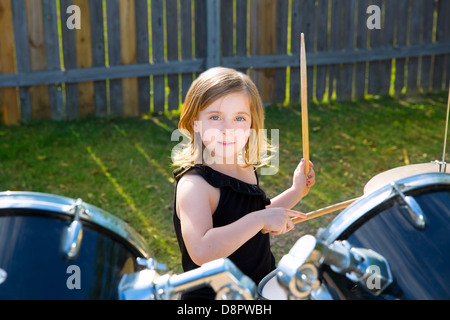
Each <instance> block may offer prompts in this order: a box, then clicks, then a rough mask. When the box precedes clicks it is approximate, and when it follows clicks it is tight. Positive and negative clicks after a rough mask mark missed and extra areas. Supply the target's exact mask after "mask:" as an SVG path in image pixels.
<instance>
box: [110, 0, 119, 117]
mask: <svg viewBox="0 0 450 320" xmlns="http://www.w3.org/2000/svg"><path fill="white" fill-rule="evenodd" d="M106 23H107V36H108V60H109V65H110V66H114V65H120V64H121V62H122V51H121V48H120V36H121V32H120V11H119V0H108V1H106ZM109 105H110V110H109V115H110V116H113V117H117V116H122V114H123V110H122V106H123V104H122V80H110V81H109Z"/></svg>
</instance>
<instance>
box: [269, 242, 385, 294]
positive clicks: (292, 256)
mask: <svg viewBox="0 0 450 320" xmlns="http://www.w3.org/2000/svg"><path fill="white" fill-rule="evenodd" d="M322 263H325V264H327V265H329V266H330V267H331V269H332V270H333V271H334V272H337V273H341V274H345V275H346V277H347V278H348V279H350V280H351V281H354V282H355V283H358V284H360V285H361V286H362V287H363V288H365V289H366V290H368V291H370V292H371V293H372V294H374V295H379V294H380V293H382V292H383V291H384V290H385V289H386V288H387V287H388V286H389V285H390V284H391V283H392V281H393V277H392V273H391V271H390V267H389V263H388V262H387V260H386V259H385V258H384V257H383V256H381V255H380V254H378V253H376V252H375V251H372V250H369V249H363V248H352V247H351V246H350V244H349V243H348V242H347V241H335V242H333V243H332V244H330V245H327V244H326V243H324V242H322V241H320V240H317V239H316V238H314V237H313V236H310V235H306V236H303V237H302V238H300V239H299V240H298V241H297V242H296V243H295V245H294V246H293V247H292V249H291V250H290V251H289V254H287V255H285V256H284V257H283V258H282V259H281V260H280V263H279V264H278V273H277V280H278V283H279V284H280V285H281V287H282V288H283V289H284V290H285V291H286V293H287V295H288V298H289V299H308V298H309V297H310V296H318V295H319V294H320V295H323V294H324V287H323V286H321V285H320V281H319V275H318V266H319V265H321V264H322ZM327 296H329V295H328V294H327Z"/></svg>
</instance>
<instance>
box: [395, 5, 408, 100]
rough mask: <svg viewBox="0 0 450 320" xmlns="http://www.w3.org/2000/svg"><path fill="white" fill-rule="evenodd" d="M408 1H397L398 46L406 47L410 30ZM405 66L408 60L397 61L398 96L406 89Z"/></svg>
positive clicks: (396, 84) (396, 90) (396, 80)
mask: <svg viewBox="0 0 450 320" xmlns="http://www.w3.org/2000/svg"><path fill="white" fill-rule="evenodd" d="M408 8H409V1H408V0H397V14H396V17H397V46H404V45H406V40H407V32H408V30H407V28H408V23H409V19H408V10H409V9H408ZM405 66H406V59H404V58H400V59H395V83H394V89H395V93H396V94H400V93H401V92H402V91H403V88H404V87H405V69H406V68H405Z"/></svg>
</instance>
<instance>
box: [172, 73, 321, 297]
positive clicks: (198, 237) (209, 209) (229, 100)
mask: <svg viewBox="0 0 450 320" xmlns="http://www.w3.org/2000/svg"><path fill="white" fill-rule="evenodd" d="M178 128H179V129H180V130H181V131H182V132H184V133H185V135H186V136H187V137H188V138H189V143H188V145H187V146H186V147H185V148H184V149H181V150H178V151H177V152H176V153H175V154H174V155H173V156H172V160H173V162H174V165H176V166H178V167H179V168H178V169H176V170H175V171H174V175H175V178H176V181H177V185H176V188H175V200H174V213H173V222H174V227H175V233H176V236H177V240H178V244H179V246H180V250H181V255H182V265H183V270H184V271H189V270H192V269H195V268H198V267H199V266H201V265H202V264H204V263H206V262H208V261H212V260H215V259H219V258H225V257H228V258H229V259H230V260H231V261H233V263H234V264H235V265H236V266H237V267H238V268H239V269H240V270H241V271H242V272H243V273H244V274H246V275H247V276H249V277H250V278H251V279H252V280H253V281H254V282H255V283H256V284H258V283H259V282H260V281H261V280H262V278H263V277H264V276H266V275H267V274H268V273H270V272H271V271H272V270H274V269H275V259H274V256H273V255H272V253H271V251H270V242H269V233H270V234H273V235H278V234H284V233H286V232H288V231H289V230H291V229H292V228H293V226H294V225H293V223H292V221H291V218H292V217H306V215H304V214H303V213H300V212H297V211H293V210H290V209H291V208H292V207H293V206H294V205H295V204H297V203H298V202H299V201H300V200H301V199H302V198H303V197H304V196H305V195H306V194H307V193H308V192H309V189H310V188H311V187H312V186H313V185H314V183H315V177H314V170H312V169H311V170H310V172H309V173H308V178H307V177H306V175H305V173H304V163H303V160H302V161H301V162H300V163H299V165H298V166H297V168H296V170H295V172H294V176H293V184H292V186H291V187H290V188H289V189H287V190H286V191H284V192H283V193H281V194H280V195H278V196H277V197H275V198H273V199H268V198H267V197H266V194H265V193H264V191H263V190H262V189H260V188H259V182H258V176H257V173H256V168H257V167H261V166H263V165H265V164H266V163H267V162H268V158H267V157H264V156H263V155H264V154H267V153H265V152H264V151H267V150H261V149H262V148H263V147H264V145H267V146H268V148H269V149H270V145H268V144H267V143H266V141H265V138H264V135H263V134H262V129H264V109H263V106H262V102H261V98H260V96H259V93H258V90H257V89H256V87H255V85H254V84H253V82H252V81H251V80H250V78H249V77H248V76H247V75H245V74H242V73H240V72H237V71H235V70H233V69H227V68H222V67H217V68H212V69H209V70H208V71H206V72H204V73H202V74H201V75H200V76H199V77H198V78H197V79H196V80H195V81H194V82H193V84H192V86H191V88H190V89H189V91H188V93H187V96H186V101H185V103H184V105H183V109H182V112H181V116H180V122H179V125H178ZM312 165H313V164H312V163H310V166H311V167H312ZM214 297H215V293H214V291H213V290H212V289H211V288H202V289H199V290H196V291H192V292H188V293H185V294H184V295H183V296H182V298H183V299H201V298H205V299H208V298H209V299H214Z"/></svg>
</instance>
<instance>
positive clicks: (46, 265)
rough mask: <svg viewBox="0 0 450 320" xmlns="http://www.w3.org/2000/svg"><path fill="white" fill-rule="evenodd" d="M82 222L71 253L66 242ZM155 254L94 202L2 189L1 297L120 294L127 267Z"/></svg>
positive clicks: (131, 268) (104, 296)
mask: <svg viewBox="0 0 450 320" xmlns="http://www.w3.org/2000/svg"><path fill="white" fill-rule="evenodd" d="M75 218H77V220H78V222H77V223H75V224H72V222H73V221H74V220H75ZM77 225H78V227H79V226H80V225H81V230H82V231H81V232H79V233H75V235H76V236H75V239H74V240H75V241H74V242H73V243H71V242H69V244H70V246H69V247H68V249H69V251H72V253H73V250H75V252H76V255H73V256H70V255H68V252H65V250H66V249H67V248H66V249H64V245H63V242H64V241H65V240H67V239H65V238H67V237H68V238H70V235H71V234H74V232H75V231H74V230H73V229H74V228H75V227H76V226H77ZM69 226H72V229H69V230H68V227H69ZM68 235H69V236H68ZM66 247H67V246H66ZM150 256H151V254H150V252H149V250H148V249H147V247H146V245H145V242H144V240H143V239H142V238H141V237H140V236H139V235H138V234H137V233H136V232H135V231H134V230H133V229H132V228H131V227H129V226H128V225H127V224H126V223H125V222H123V221H122V220H120V219H118V218H116V217H114V216H112V215H111V214H109V213H107V212H105V211H103V210H101V209H99V208H96V207H94V206H92V205H89V204H87V203H83V202H81V201H78V202H77V201H75V200H74V199H70V198H66V197H61V196H56V195H51V194H44V193H34V192H9V191H8V192H0V300H5V299H39V300H46V299H71V300H72V299H117V298H118V284H119V281H120V279H121V276H122V275H123V273H132V272H135V271H138V270H139V269H140V268H141V267H140V266H138V265H137V263H136V258H138V257H141V258H149V257H150Z"/></svg>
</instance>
